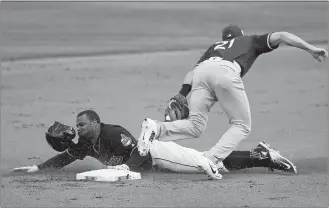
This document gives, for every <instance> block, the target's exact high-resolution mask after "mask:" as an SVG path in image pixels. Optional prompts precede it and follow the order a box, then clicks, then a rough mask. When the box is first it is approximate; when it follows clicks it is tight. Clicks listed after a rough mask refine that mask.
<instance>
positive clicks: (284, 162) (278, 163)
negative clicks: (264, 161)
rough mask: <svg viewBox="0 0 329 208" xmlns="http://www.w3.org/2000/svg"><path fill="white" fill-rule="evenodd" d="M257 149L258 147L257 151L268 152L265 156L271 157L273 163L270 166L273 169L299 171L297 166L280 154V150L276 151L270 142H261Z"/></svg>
mask: <svg viewBox="0 0 329 208" xmlns="http://www.w3.org/2000/svg"><path fill="white" fill-rule="evenodd" d="M256 149H258V150H256V151H259V152H260V154H263V153H266V152H267V153H268V154H267V155H266V154H264V157H266V156H267V157H269V158H270V161H271V163H270V167H269V168H270V169H271V170H272V171H273V170H274V169H276V170H282V171H285V172H291V173H297V168H296V166H295V165H294V164H293V163H292V162H291V161H290V160H288V159H287V158H285V157H283V156H282V155H280V152H279V151H276V150H275V149H273V148H271V147H270V145H269V144H266V143H265V142H260V143H259V145H258V146H257V147H256ZM254 151H255V149H254Z"/></svg>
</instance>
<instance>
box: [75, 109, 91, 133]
mask: <svg viewBox="0 0 329 208" xmlns="http://www.w3.org/2000/svg"><path fill="white" fill-rule="evenodd" d="M76 125H77V131H78V135H79V136H80V137H90V136H92V134H93V129H94V127H93V122H92V121H91V120H90V119H89V118H88V116H87V115H86V114H84V115H82V116H79V117H77V120H76Z"/></svg>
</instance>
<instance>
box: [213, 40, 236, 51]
mask: <svg viewBox="0 0 329 208" xmlns="http://www.w3.org/2000/svg"><path fill="white" fill-rule="evenodd" d="M234 40H235V39H232V40H230V41H227V40H224V41H220V42H217V43H216V45H217V46H216V47H215V48H214V50H218V49H221V50H225V49H227V48H231V47H232V45H233V43H234Z"/></svg>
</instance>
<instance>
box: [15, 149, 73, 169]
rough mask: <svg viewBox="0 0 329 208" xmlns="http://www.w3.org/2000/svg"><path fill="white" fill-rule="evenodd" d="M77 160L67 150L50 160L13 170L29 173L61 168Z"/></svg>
mask: <svg viewBox="0 0 329 208" xmlns="http://www.w3.org/2000/svg"><path fill="white" fill-rule="evenodd" d="M75 160H77V158H76V157H73V156H71V155H70V154H68V153H67V152H66V151H65V152H63V153H61V154H58V155H56V156H54V157H52V158H50V159H49V160H47V161H46V162H44V163H41V164H40V165H32V166H25V167H19V168H14V169H13V170H12V172H27V173H35V172H38V171H42V170H47V169H60V168H63V167H65V166H67V165H69V164H71V163H72V162H74V161H75Z"/></svg>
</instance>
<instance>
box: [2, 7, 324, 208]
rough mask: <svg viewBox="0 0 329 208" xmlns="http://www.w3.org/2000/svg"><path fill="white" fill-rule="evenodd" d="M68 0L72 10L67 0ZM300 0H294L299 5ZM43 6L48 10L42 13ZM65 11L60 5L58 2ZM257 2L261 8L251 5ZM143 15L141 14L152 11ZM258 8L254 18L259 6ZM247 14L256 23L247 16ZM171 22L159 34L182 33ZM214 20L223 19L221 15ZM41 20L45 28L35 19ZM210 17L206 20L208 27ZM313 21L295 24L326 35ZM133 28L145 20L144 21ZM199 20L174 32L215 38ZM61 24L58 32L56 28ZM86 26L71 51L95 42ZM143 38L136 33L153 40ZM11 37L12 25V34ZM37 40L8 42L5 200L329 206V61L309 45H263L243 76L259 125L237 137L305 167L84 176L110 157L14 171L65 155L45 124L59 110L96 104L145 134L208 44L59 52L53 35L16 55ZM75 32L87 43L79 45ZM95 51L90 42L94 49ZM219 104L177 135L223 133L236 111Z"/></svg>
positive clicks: (213, 137) (65, 118) (208, 141)
mask: <svg viewBox="0 0 329 208" xmlns="http://www.w3.org/2000/svg"><path fill="white" fill-rule="evenodd" d="M153 6H154V5H153ZM226 6H227V7H226V8H227V10H230V11H233V10H234V7H229V5H226ZM235 6H237V5H235ZM264 7H266V6H264ZM65 8H66V9H67V10H69V7H65ZM119 8H121V7H119ZM129 8H130V9H131V8H133V9H134V11H135V10H138V11H140V12H145V11H144V10H143V9H142V8H140V7H137V6H136V7H134V6H132V5H130V7H129ZM159 8H163V10H161V9H160V11H162V12H163V11H165V10H166V8H167V7H166V5H165V4H163V5H162V6H160V7H159V6H158V7H157V9H159ZM168 8H169V9H170V8H173V7H170V6H169V7H168ZM196 8H198V7H197V6H196V7H192V6H191V7H189V8H188V9H186V11H185V12H187V13H188V12H189V11H191V12H195V10H196ZM257 8H263V7H262V6H257V5H254V7H253V9H257ZM271 8H272V10H271V9H269V10H261V11H262V12H264V13H266V12H268V13H269V14H271V15H272V17H275V15H274V13H273V12H274V11H276V10H279V9H278V8H282V7H280V6H277V5H276V6H275V5H274V6H273V7H271ZM297 8H298V9H301V10H300V11H305V8H310V9H313V11H317V9H318V6H316V5H315V6H314V5H313V6H312V5H308V7H297ZM207 9H209V7H207V6H205V7H202V11H203V12H200V14H201V13H202V14H203V16H202V15H201V16H202V18H203V19H206V18H208V17H209V18H212V20H213V16H211V15H209V16H207V15H206V14H207V12H206V11H207ZM290 9H291V11H295V10H292V7H290ZM32 10H33V9H32ZM114 10H115V9H114ZM42 11H43V10H39V13H42ZM55 11H57V12H58V13H60V12H59V11H60V9H59V8H58V10H55ZM81 11H84V10H83V9H81V8H80V10H79V12H81ZM102 11H103V10H102ZM173 11H175V10H173ZM253 11H256V10H253ZM280 11H281V10H280ZM79 12H77V13H76V14H78V13H79ZM281 12H282V13H284V11H281ZM45 13H46V12H45ZM58 13H56V15H58ZM247 13H248V14H249V15H251V16H252V11H248V12H247ZM300 13H301V12H298V11H295V12H294V13H291V14H292V18H291V19H289V21H290V24H293V23H299V19H298V18H299V17H301V16H300ZM24 14H25V13H24ZM26 14H27V13H26ZM26 14H25V15H26ZM46 14H47V15H48V16H49V14H48V13H46ZM125 14H128V13H125ZM161 14H162V15H164V14H165V13H161ZM174 14H175V12H173V15H174ZM44 15H45V14H44ZM112 15H113V14H112ZM316 15H319V14H316ZM41 16H42V15H41ZM50 16H51V15H50ZM136 16H138V15H136ZM146 16H147V15H146ZM138 17H141V19H142V17H143V16H138ZM176 17H177V18H178V16H176ZM252 17H253V18H254V19H256V17H255V16H252ZM168 18H169V17H168ZM236 18H237V17H236ZM268 18H269V19H270V17H268ZM301 18H302V17H301ZM87 19H88V18H87ZM128 19H129V18H128ZM269 19H268V20H269ZM304 19H305V18H304ZM183 20H184V18H182V19H181V22H180V23H186V22H189V21H186V22H184V21H183ZM1 21H4V20H3V19H1ZM22 21H23V20H22ZM26 21H27V20H26ZM35 21H36V19H35ZM62 21H63V20H62ZM126 21H128V22H129V20H126ZM226 21H229V20H226ZM226 21H224V23H225V22H226ZM273 21H274V20H273ZM276 21H277V22H276V23H275V24H274V23H273V22H272V23H273V24H269V25H267V24H265V23H264V22H260V23H259V24H258V25H257V23H255V22H253V24H251V23H250V24H249V25H248V28H249V31H251V30H252V29H253V28H262V29H260V30H263V29H264V28H265V29H271V30H272V29H273V28H275V26H277V25H279V21H283V19H281V20H276ZM289 21H287V22H286V23H285V25H286V26H285V27H288V26H289ZM307 21H308V22H314V25H313V26H314V28H315V29H317V28H318V26H319V25H320V26H321V24H322V23H323V22H320V23H317V24H316V22H317V21H316V19H312V18H309V19H308V20H305V22H307ZM178 22H179V21H178ZM243 22H244V23H245V24H247V22H248V21H247V20H243ZM305 22H304V23H305ZM71 23H72V22H71ZM176 23H177V22H176ZM58 24H59V23H58ZM67 24H69V23H67ZM168 24H169V23H168V22H166V21H164V25H163V27H165V26H167V27H169V26H172V27H171V28H170V27H169V30H168V31H170V32H169V33H170V34H167V33H165V32H164V31H165V30H164V31H160V32H159V33H156V32H154V33H152V34H153V36H152V35H151V36H150V37H149V38H151V39H152V38H153V39H152V41H154V42H156V41H158V40H161V38H160V39H158V38H159V37H160V36H161V35H160V34H162V33H163V34H162V36H166V35H171V36H173V37H175V32H173V31H174V28H176V29H178V28H180V27H179V26H177V25H179V24H177V25H175V24H173V25H170V24H169V26H168ZM209 24H210V25H212V26H213V22H212V23H209ZM17 25H18V24H17ZM17 25H16V26H17ZM183 25H184V24H183ZM34 26H36V29H38V27H37V24H36V25H34ZM212 26H208V25H206V24H204V25H203V27H205V28H208V29H209V31H210V28H211V27H212ZM257 26H259V27H257ZM303 26H304V25H303V24H302V23H300V24H296V27H295V28H293V30H294V31H296V32H297V33H298V34H301V35H302V36H303V35H305V36H307V37H311V36H312V34H316V35H315V36H314V37H316V39H318V40H320V39H321V38H322V37H320V36H321V35H319V34H320V33H321V30H316V31H317V32H314V31H313V32H312V33H308V31H309V30H307V29H305V28H306V26H305V28H304V27H303ZM7 27H8V24H7ZM150 27H151V26H150ZM17 28H23V27H18V26H17ZM129 28H130V30H133V31H135V32H136V31H138V29H136V28H135V29H131V27H129ZM191 28H193V27H192V26H191ZM191 28H190V29H191ZM195 28H198V27H197V26H195ZM195 28H194V29H195ZM282 28H284V27H282ZM11 29H13V28H11ZM78 29H79V28H78ZM80 29H81V28H80ZM94 29H95V28H94ZM216 30H217V29H216ZM11 31H14V30H11ZM72 31H73V30H72ZM72 31H71V32H72ZM81 31H83V30H80V32H81ZM190 31H192V33H194V32H199V33H197V35H196V36H195V37H190V38H187V39H184V34H185V33H184V32H181V33H180V35H182V36H180V39H179V38H178V39H175V40H173V41H178V42H179V41H183V40H186V43H193V42H195V41H196V40H201V43H202V44H203V43H205V42H207V44H205V45H202V47H206V46H207V45H208V44H209V43H208V41H210V40H212V38H213V37H214V36H213V35H214V34H212V33H211V34H210V33H207V34H208V35H209V36H207V35H205V37H201V36H198V35H200V34H201V32H200V31H201V30H200V31H199V30H192V29H191V30H187V31H185V32H186V34H189V32H190ZM26 34H30V33H28V32H26V33H25V35H26ZM57 35H58V34H57ZM57 35H54V36H53V37H58V36H57ZM87 36H88V35H87ZM141 36H143V34H141ZM41 37H43V36H40V37H39V38H40V41H41V42H42V41H44V42H42V43H46V42H47V43H51V40H53V39H51V38H50V39H48V40H47V41H46V40H44V39H42V38H41ZM72 37H73V36H72ZM95 37H96V36H95ZM198 37H199V38H198ZM200 37H201V38H200ZM11 38H12V41H13V40H14V39H15V38H17V41H18V42H19V40H21V39H20V38H18V37H11ZM84 38H87V37H83V36H81V37H80V39H79V37H78V38H77V39H78V40H77V42H74V41H70V40H71V39H65V38H63V41H64V42H65V40H69V41H68V42H67V43H71V44H72V45H70V47H71V48H72V50H73V51H69V52H70V54H71V55H72V54H76V52H77V51H88V50H89V49H90V48H92V47H94V46H92V45H88V43H86V44H85V45H81V47H80V46H79V44H77V43H82V42H83V40H84ZM138 38H139V37H138ZM138 38H137V40H144V39H143V38H141V39H138ZM9 39H10V38H9V37H8V36H7V40H9ZM105 39H107V38H104V37H101V40H104V41H105ZM108 39H109V40H112V41H113V40H114V39H111V38H108ZM116 40H117V39H116ZM33 41H37V38H36V39H32V42H28V41H27V42H26V45H19V44H17V45H16V46H15V44H9V43H7V45H5V47H4V50H3V51H2V53H4V52H8V53H6V54H7V55H8V56H7V59H6V60H7V61H5V62H2V63H1V174H2V182H1V206H2V207H46V206H47V207H119V206H127V207H132V206H133V207H155V206H166V207H221V206H223V207H229V206H232V207H263V206H264V207H328V205H329V201H328V197H327V191H328V189H327V187H328V186H327V180H328V178H327V158H328V116H327V113H328V99H327V98H328V87H329V86H328V71H327V70H328V69H327V64H320V63H317V62H315V61H314V60H313V59H312V57H311V56H310V55H308V54H306V53H303V52H301V51H299V50H297V49H289V48H282V50H278V51H275V52H272V53H271V54H268V55H263V57H262V58H260V59H259V60H257V61H256V63H255V65H254V67H253V68H252V69H251V71H250V72H249V73H248V74H247V75H246V77H245V78H244V82H245V87H246V89H247V94H248V97H249V101H250V105H251V112H252V120H253V125H252V126H253V127H252V131H251V135H250V137H249V138H248V139H246V140H245V141H243V142H242V143H241V145H240V146H239V148H238V149H239V150H249V149H251V148H253V147H255V146H256V145H257V143H258V142H259V141H263V140H264V141H266V142H268V143H270V144H271V145H272V146H273V147H275V148H277V149H279V150H280V152H281V153H282V154H283V155H285V156H286V157H288V158H289V159H291V160H292V161H293V162H294V163H295V164H296V165H297V168H298V171H299V173H298V174H297V175H287V174H283V173H281V172H270V171H268V170H267V169H262V168H256V169H248V170H244V171H236V172H232V173H229V174H225V175H223V179H222V180H220V181H210V180H207V177H206V176H205V175H203V174H173V173H161V172H145V173H144V172H143V173H142V180H138V181H132V182H120V183H99V182H77V181H75V180H74V179H75V174H76V173H79V172H82V171H86V170H92V169H96V168H102V167H104V166H103V165H101V164H100V163H99V162H98V161H95V160H94V159H91V158H87V159H86V160H84V161H77V162H75V163H73V164H71V165H69V166H67V167H65V168H64V169H63V170H59V171H54V172H51V173H42V174H41V173H40V174H30V175H12V174H9V170H10V169H11V168H14V167H19V166H25V165H32V164H39V163H41V162H43V161H45V160H47V159H48V158H50V157H52V156H53V155H55V154H56V152H55V151H53V150H51V149H50V148H49V146H48V145H47V143H46V141H45V139H44V131H45V130H46V128H47V126H48V125H49V124H50V123H51V122H53V121H54V120H58V121H61V122H64V123H67V124H71V125H74V124H75V116H76V114H77V113H78V112H79V111H81V110H84V109H89V108H92V109H94V110H96V111H97V112H99V114H100V116H101V119H102V120H103V122H105V123H112V124H119V125H122V126H124V127H126V128H127V129H128V130H129V131H130V132H131V133H132V134H133V135H136V136H137V135H139V131H140V128H139V127H140V123H141V121H142V119H143V118H144V117H146V116H147V117H151V118H158V119H161V118H162V117H163V107H164V105H165V103H166V101H167V99H168V98H170V97H171V96H172V95H174V94H175V93H177V91H178V89H179V87H180V85H181V82H182V80H183V79H184V76H185V73H186V72H187V71H188V70H190V69H191V67H192V66H193V65H194V63H195V62H196V60H197V59H198V58H199V56H200V53H201V52H202V51H203V50H199V49H197V48H198V47H199V46H198V45H193V47H194V48H192V49H191V48H189V49H188V50H187V51H175V50H179V49H183V48H184V47H183V45H184V44H183V43H182V45H180V46H179V47H177V48H171V47H168V48H169V49H175V50H173V51H168V52H152V53H122V54H117V55H115V54H112V55H105V54H104V56H101V55H97V56H86V57H66V58H65V57H58V58H54V57H53V56H52V55H54V54H56V53H58V51H61V50H62V49H63V48H62V47H64V46H63V45H65V43H64V44H63V43H62V42H61V41H59V40H57V39H56V41H55V40H54V42H53V43H52V44H54V45H56V43H59V44H58V47H57V48H56V47H55V49H53V48H52V47H51V45H48V46H47V47H44V48H42V47H36V49H37V50H35V51H33V52H35V53H32V55H31V56H38V53H37V52H40V51H43V50H44V51H45V54H48V55H49V56H48V55H47V56H44V57H43V59H28V60H24V59H22V60H16V61H15V59H16V58H18V57H21V58H22V57H23V56H24V54H25V55H26V53H23V52H21V53H18V51H20V49H24V51H25V52H26V51H29V50H30V51H32V50H31V49H33ZM79 41H80V42H79ZM101 42H102V41H100V42H99V45H101V44H100V43H101ZM113 42H116V41H113ZM113 42H112V43H113ZM170 42H171V40H170V39H166V41H164V42H163V43H162V44H163V45H166V44H169V43H170ZM34 43H35V42H34ZM119 43H120V40H117V43H116V44H117V45H120V44H119ZM130 43H132V42H130ZM61 44H62V45H61ZM75 44H76V46H77V47H74V45H75ZM107 44H110V43H108V42H107ZM41 45H42V44H41ZM96 45H97V44H96ZM141 45H142V44H141ZM174 45H175V44H174ZM107 46H108V45H107ZM133 46H134V50H136V51H139V50H141V51H144V52H145V51H147V50H148V49H152V50H154V51H157V49H158V48H157V47H159V46H158V45H156V46H154V45H152V44H150V45H148V46H147V47H146V48H145V47H142V46H140V45H138V44H136V45H133ZM200 46H201V44H200ZM324 47H326V46H324ZM104 48H105V47H104ZM168 48H166V49H168ZM59 49H60V50H59ZM93 49H94V48H93ZM101 49H102V48H101ZM39 50H40V51H39ZM56 50H57V51H56ZM100 51H102V50H100ZM136 51H135V52H136ZM64 52H65V53H66V52H67V51H64ZM89 52H90V54H92V53H93V52H95V50H89ZM103 52H104V51H103ZM65 53H63V54H65ZM27 54H28V55H30V53H27ZM28 55H27V56H26V57H28ZM39 55H40V54H39ZM78 55H79V53H78ZM80 55H81V54H80ZM26 57H25V58H26ZM212 112H213V114H211V115H210V118H209V124H208V128H207V131H206V132H205V133H204V134H203V135H202V137H201V138H199V139H193V140H189V141H179V142H178V143H179V144H182V145H184V146H187V147H192V148H196V149H198V150H200V151H203V150H206V149H208V148H210V147H211V146H212V145H213V144H215V143H216V141H217V140H218V138H219V137H220V134H221V133H223V132H224V130H225V129H226V128H227V127H228V123H227V119H226V116H225V115H224V114H223V112H222V111H221V109H220V107H219V106H218V105H216V106H215V107H214V108H213V109H212Z"/></svg>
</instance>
